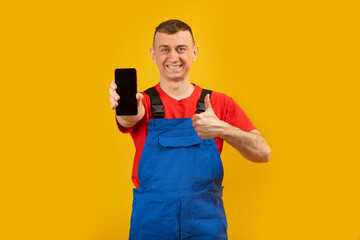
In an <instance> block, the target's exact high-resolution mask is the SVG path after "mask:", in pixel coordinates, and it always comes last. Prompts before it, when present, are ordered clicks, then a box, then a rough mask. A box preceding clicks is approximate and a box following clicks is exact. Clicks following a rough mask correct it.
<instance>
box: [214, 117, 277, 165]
mask: <svg viewBox="0 0 360 240" xmlns="http://www.w3.org/2000/svg"><path fill="white" fill-rule="evenodd" d="M219 137H220V138H222V139H224V140H225V141H226V142H227V143H229V144H230V145H231V146H233V147H234V148H235V149H236V150H238V151H239V152H240V153H241V155H242V156H243V157H244V158H246V159H248V160H250V161H252V162H268V161H269V160H270V154H271V149H270V147H269V146H268V144H267V142H266V140H265V139H264V138H263V136H261V134H258V133H253V132H246V131H243V130H241V129H239V128H237V127H234V126H231V125H230V124H228V123H225V122H223V124H222V131H221V133H220V134H219Z"/></svg>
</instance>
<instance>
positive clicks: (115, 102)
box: [110, 97, 119, 110]
mask: <svg viewBox="0 0 360 240" xmlns="http://www.w3.org/2000/svg"><path fill="white" fill-rule="evenodd" d="M110 102H111V109H112V110H114V109H115V108H116V107H117V106H118V105H119V104H118V102H117V101H116V100H115V99H114V98H113V97H110Z"/></svg>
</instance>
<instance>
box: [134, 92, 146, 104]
mask: <svg viewBox="0 0 360 240" xmlns="http://www.w3.org/2000/svg"><path fill="white" fill-rule="evenodd" d="M143 98H144V96H143V95H142V94H141V93H137V94H136V99H137V100H138V102H142V100H143Z"/></svg>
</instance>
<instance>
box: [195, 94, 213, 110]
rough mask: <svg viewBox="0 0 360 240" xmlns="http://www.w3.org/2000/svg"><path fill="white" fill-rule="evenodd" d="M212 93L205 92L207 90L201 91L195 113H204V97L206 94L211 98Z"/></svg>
mask: <svg viewBox="0 0 360 240" xmlns="http://www.w3.org/2000/svg"><path fill="white" fill-rule="evenodd" d="M211 93H212V91H211V90H207V89H203V90H202V92H201V96H200V98H199V101H198V104H197V110H196V113H202V112H205V96H206V95H207V94H210V96H211Z"/></svg>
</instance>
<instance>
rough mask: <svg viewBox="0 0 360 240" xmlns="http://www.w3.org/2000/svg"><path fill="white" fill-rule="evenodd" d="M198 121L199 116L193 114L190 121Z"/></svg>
mask: <svg viewBox="0 0 360 240" xmlns="http://www.w3.org/2000/svg"><path fill="white" fill-rule="evenodd" d="M198 119H199V114H195V115H194V116H192V117H191V121H193V122H194V121H196V120H198Z"/></svg>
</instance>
